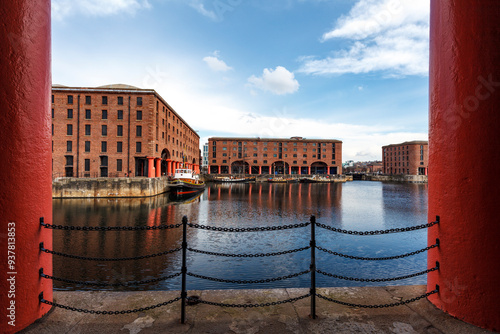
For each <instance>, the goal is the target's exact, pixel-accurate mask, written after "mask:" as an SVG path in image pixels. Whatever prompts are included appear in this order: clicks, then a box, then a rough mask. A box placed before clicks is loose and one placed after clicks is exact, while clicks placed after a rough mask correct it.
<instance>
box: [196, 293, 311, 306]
mask: <svg viewBox="0 0 500 334" xmlns="http://www.w3.org/2000/svg"><path fill="white" fill-rule="evenodd" d="M310 296H311V294H310V293H308V294H307V295H303V296H300V297H295V298H290V299H287V300H281V301H277V302H271V303H261V304H225V303H216V302H209V301H206V300H203V299H193V301H194V302H195V303H201V304H207V305H212V306H221V307H236V308H253V307H266V306H275V305H281V304H285V303H293V302H295V301H297V300H301V299H304V298H307V297H310ZM187 299H188V301H189V300H190V299H192V297H187Z"/></svg>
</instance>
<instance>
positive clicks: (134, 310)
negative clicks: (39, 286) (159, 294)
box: [40, 297, 181, 315]
mask: <svg viewBox="0 0 500 334" xmlns="http://www.w3.org/2000/svg"><path fill="white" fill-rule="evenodd" d="M178 300H181V297H177V298H174V299H172V300H169V301H166V302H163V303H160V304H156V305H151V306H147V307H141V308H136V309H133V310H122V311H96V310H86V309H83V308H77V307H71V306H66V305H61V304H58V303H54V302H51V301H48V300H45V299H43V298H40V302H41V303H44V304H47V305H52V306H55V307H59V308H62V309H65V310H69V311H75V312H82V313H90V314H101V315H118V314H129V313H137V312H144V311H148V310H152V309H155V308H158V307H162V306H166V305H168V304H172V303H175V302H176V301H178Z"/></svg>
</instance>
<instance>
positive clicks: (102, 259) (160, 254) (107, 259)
mask: <svg viewBox="0 0 500 334" xmlns="http://www.w3.org/2000/svg"><path fill="white" fill-rule="evenodd" d="M180 250H182V248H180V247H179V248H175V249H172V250H169V251H165V252H161V253H156V254H150V255H140V256H135V257H118V258H106V257H87V256H78V255H71V254H65V253H60V252H56V251H53V250H49V249H46V248H44V247H43V246H42V245H41V246H40V251H42V252H45V253H49V254H53V255H58V256H63V257H69V258H71V259H78V260H88V261H128V260H142V259H149V258H152V257H157V256H162V255H167V254H171V253H175V252H178V251H180Z"/></svg>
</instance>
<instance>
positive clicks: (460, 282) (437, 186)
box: [428, 0, 500, 331]
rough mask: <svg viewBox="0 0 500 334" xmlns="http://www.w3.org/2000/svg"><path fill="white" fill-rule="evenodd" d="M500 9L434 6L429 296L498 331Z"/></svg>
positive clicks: (444, 0)
mask: <svg viewBox="0 0 500 334" xmlns="http://www.w3.org/2000/svg"><path fill="white" fill-rule="evenodd" d="M498 22H500V6H499V4H498V0H432V2H431V34H430V115H429V122H430V124H429V150H430V151H429V220H434V219H435V217H436V216H440V223H439V225H438V226H437V227H432V228H430V229H429V234H428V236H429V243H430V244H433V243H434V242H435V240H436V238H439V239H440V247H439V249H438V250H431V251H430V252H429V255H428V261H429V266H430V267H433V266H434V265H435V262H436V261H439V263H440V269H439V271H438V272H432V273H430V274H429V275H428V289H434V287H435V285H436V284H438V285H439V287H440V290H439V294H435V295H432V296H430V297H429V300H430V301H431V302H432V303H433V304H434V305H436V306H437V307H438V308H440V309H442V310H443V311H445V312H447V313H449V314H450V315H452V316H454V317H457V318H459V319H462V320H464V321H466V322H469V323H472V324H474V325H477V326H480V327H483V328H487V329H490V330H496V331H498V330H500V316H499V313H498V301H499V300H500V289H499V287H498V284H499V283H498V282H499V281H500V267H499V263H500V242H499V240H498V237H499V235H500V224H499V217H500V211H499V209H498V200H499V198H500V181H499V178H498V175H499V174H500V149H499V148H500V135H499V134H500V109H499V106H500V61H499V60H500V48H499V45H500V25H499V23H498Z"/></svg>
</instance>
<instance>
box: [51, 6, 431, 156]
mask: <svg viewBox="0 0 500 334" xmlns="http://www.w3.org/2000/svg"><path fill="white" fill-rule="evenodd" d="M429 7H430V5H429V0H418V1H415V0H267V1H266V0H252V1H250V0H77V1H75V0H52V49H53V50H52V80H53V83H54V84H62V85H67V86H89V87H94V86H101V85H106V84H113V83H123V84H129V85H133V86H137V87H140V88H153V89H155V90H156V91H157V92H158V93H159V94H160V95H161V96H162V97H163V98H165V100H166V101H168V103H169V104H170V105H171V106H172V107H173V108H174V109H175V110H176V111H177V112H178V113H179V114H180V115H181V116H182V117H183V118H184V119H185V120H186V121H187V122H188V123H189V124H190V125H191V126H192V127H193V128H194V129H195V130H197V131H198V134H199V135H200V137H201V142H200V144H203V143H204V142H206V141H207V139H208V138H209V137H212V136H235V137H239V136H245V137H261V138H265V137H280V138H282V137H283V138H288V137H292V136H302V137H305V138H330V139H339V140H342V141H343V160H344V161H345V160H355V161H366V160H375V159H377V160H380V159H381V147H382V146H383V145H387V144H392V143H399V142H403V141H406V140H427V128H428V43H429Z"/></svg>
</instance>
